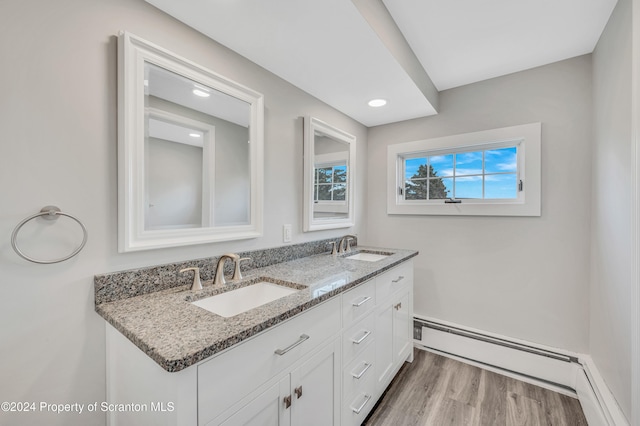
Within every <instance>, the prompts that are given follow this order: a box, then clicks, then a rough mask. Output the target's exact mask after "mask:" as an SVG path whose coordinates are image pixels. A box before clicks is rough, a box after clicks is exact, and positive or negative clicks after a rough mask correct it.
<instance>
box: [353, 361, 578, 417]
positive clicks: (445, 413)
mask: <svg viewBox="0 0 640 426" xmlns="http://www.w3.org/2000/svg"><path fill="white" fill-rule="evenodd" d="M363 425H367V426H374V425H375V426H410V425H415V426H418V425H420V426H445V425H453V426H479V425H481V426H515V425H527V426H536V425H545V426H546V425H552V426H573V425H584V426H586V425H587V420H586V419H585V417H584V414H583V412H582V407H581V406H580V402H579V401H578V400H577V399H575V398H571V397H569V396H566V395H562V394H559V393H557V392H553V391H550V390H547V389H544V388H541V387H538V386H534V385H531V384H528V383H525V382H521V381H519V380H516V379H512V378H509V377H506V376H503V375H500V374H496V373H493V372H491V371H487V370H483V369H481V368H478V367H474V366H471V365H468V364H464V363H461V362H459V361H456V360H453V359H450V358H446V357H443V356H440V355H436V354H433V353H431V352H426V351H422V350H415V359H414V361H413V363H411V364H409V363H405V365H404V366H403V367H402V369H401V370H400V372H399V373H398V375H397V376H396V378H395V379H394V380H393V382H392V383H391V385H390V386H389V388H388V389H387V392H386V394H385V395H384V396H383V398H382V399H381V400H380V402H379V404H378V405H377V407H376V408H375V409H374V410H373V411H372V413H371V414H370V415H369V417H368V418H367V420H366V421H365V422H364V423H363Z"/></svg>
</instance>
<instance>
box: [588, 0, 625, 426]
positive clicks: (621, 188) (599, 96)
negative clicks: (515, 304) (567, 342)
mask: <svg viewBox="0 0 640 426" xmlns="http://www.w3.org/2000/svg"><path fill="white" fill-rule="evenodd" d="M593 105H594V126H593V129H594V132H593V136H594V144H593V178H592V183H593V189H592V191H593V195H592V197H593V203H592V221H591V235H592V242H591V250H592V252H591V311H590V344H589V352H590V353H591V356H592V358H593V360H594V362H595V364H596V365H597V367H598V369H599V371H600V373H601V374H602V376H603V378H604V380H605V381H606V383H607V385H608V387H609V388H610V389H611V391H612V393H613V395H614V396H615V398H616V399H617V401H618V404H619V405H620V407H621V408H622V411H623V412H624V414H625V415H626V416H627V418H628V419H630V418H631V329H632V328H631V294H632V291H631V285H632V281H631V271H632V270H631V265H632V259H631V253H632V235H631V220H632V218H631V211H632V210H631V209H632V205H631V203H632V178H633V176H632V161H633V158H632V137H631V0H619V1H618V4H617V6H616V8H615V9H614V11H613V13H612V15H611V18H610V19H609V23H608V24H607V26H606V28H605V31H604V33H603V34H602V37H601V38H600V41H599V42H598V45H597V46H596V49H595V51H594V53H593Z"/></svg>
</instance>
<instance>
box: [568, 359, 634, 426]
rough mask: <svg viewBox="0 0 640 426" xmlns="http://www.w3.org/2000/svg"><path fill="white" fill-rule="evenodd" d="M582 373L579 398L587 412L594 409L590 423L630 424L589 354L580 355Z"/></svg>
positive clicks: (588, 419)
mask: <svg viewBox="0 0 640 426" xmlns="http://www.w3.org/2000/svg"><path fill="white" fill-rule="evenodd" d="M580 364H581V365H582V368H583V370H582V372H581V375H579V376H578V387H577V388H576V391H577V392H578V399H579V400H580V404H581V405H582V408H583V410H584V412H585V415H586V413H587V410H592V411H594V414H593V416H592V418H593V423H592V418H590V417H587V421H588V422H589V425H592V424H593V425H600V424H602V425H605V426H609V425H615V426H629V424H630V423H629V421H628V420H627V418H626V417H625V416H624V414H623V413H622V410H621V409H620V406H619V405H618V402H617V401H616V400H615V398H614V397H613V394H612V393H611V391H610V390H609V387H608V386H607V384H606V383H605V381H604V379H603V378H602V376H601V375H600V371H599V370H598V368H597V367H596V365H595V364H594V362H593V360H592V359H591V357H590V356H589V355H582V356H581V357H580ZM587 407H589V408H587Z"/></svg>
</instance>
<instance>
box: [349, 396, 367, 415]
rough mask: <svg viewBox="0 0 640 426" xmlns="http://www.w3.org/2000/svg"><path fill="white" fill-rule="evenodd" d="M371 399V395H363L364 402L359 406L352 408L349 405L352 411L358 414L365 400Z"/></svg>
mask: <svg viewBox="0 0 640 426" xmlns="http://www.w3.org/2000/svg"><path fill="white" fill-rule="evenodd" d="M370 399H371V395H366V394H365V395H364V402H363V403H362V404H360V406H359V407H358V408H353V407H351V409H352V410H353V412H354V413H356V414H360V411H362V409H363V408H364V406H365V405H367V402H369V400H370Z"/></svg>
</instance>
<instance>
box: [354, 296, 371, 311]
mask: <svg viewBox="0 0 640 426" xmlns="http://www.w3.org/2000/svg"><path fill="white" fill-rule="evenodd" d="M369 300H371V296H365V297H363V298H362V300H361V301H359V302H358V303H352V304H351V306H355V307H356V308H357V307H359V306H362V305H364V304H365V303H367V302H368V301H369Z"/></svg>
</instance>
